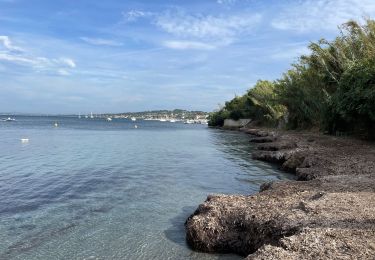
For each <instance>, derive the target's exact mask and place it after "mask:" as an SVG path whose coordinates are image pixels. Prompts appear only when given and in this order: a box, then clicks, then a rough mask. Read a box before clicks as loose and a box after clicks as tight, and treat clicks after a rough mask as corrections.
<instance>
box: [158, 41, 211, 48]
mask: <svg viewBox="0 0 375 260" xmlns="http://www.w3.org/2000/svg"><path fill="white" fill-rule="evenodd" d="M164 46H165V47H167V48H170V49H176V50H188V49H193V50H212V49H215V48H216V46H214V45H211V44H207V43H204V42H195V41H166V42H164Z"/></svg>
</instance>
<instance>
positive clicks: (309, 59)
mask: <svg viewBox="0 0 375 260" xmlns="http://www.w3.org/2000/svg"><path fill="white" fill-rule="evenodd" d="M309 48H310V51H311V53H310V54H309V55H305V56H302V57H300V59H299V62H298V63H296V64H294V65H293V66H292V69H290V70H289V71H287V72H286V73H285V74H284V75H283V77H282V78H281V79H279V80H276V81H274V82H270V81H258V82H257V84H256V85H255V86H254V88H252V89H250V90H249V91H248V92H247V93H246V94H245V95H243V96H240V97H235V98H234V99H233V100H231V101H229V102H227V103H226V104H225V106H224V107H222V108H221V109H220V110H218V111H217V112H215V113H213V114H212V115H211V116H210V125H211V126H219V127H221V126H223V125H224V121H225V119H233V120H238V119H241V118H249V119H252V121H251V122H250V123H249V124H247V125H246V126H245V127H243V128H241V129H240V130H241V131H243V132H245V133H247V134H249V136H250V138H249V141H250V142H252V143H254V145H256V149H255V150H254V152H253V153H252V155H251V156H252V158H253V159H257V160H264V161H268V162H271V163H277V164H279V165H280V167H281V169H283V170H285V171H289V172H292V173H295V175H296V180H292V181H280V182H273V183H265V184H263V185H262V186H261V187H260V192H259V193H258V194H254V195H250V196H239V195H210V196H208V197H207V200H206V201H205V202H204V203H203V204H201V205H200V206H199V207H198V209H197V210H196V211H195V212H194V213H193V214H192V215H191V216H190V217H189V218H188V219H187V221H186V223H185V226H186V232H187V242H188V243H189V245H190V246H191V247H192V248H193V249H196V250H199V251H205V252H232V253H237V254H240V255H243V256H245V257H247V259H373V257H374V255H375V144H374V142H373V139H374V138H375V21H373V20H367V21H366V24H365V25H359V24H358V23H356V22H353V21H350V22H348V23H346V24H344V25H343V26H342V27H341V33H340V35H339V36H338V37H337V38H336V39H335V40H333V41H326V40H321V41H319V42H318V43H312V44H311V45H310V46H309ZM327 134H330V135H327ZM343 136H344V137H343ZM249 156H250V155H249Z"/></svg>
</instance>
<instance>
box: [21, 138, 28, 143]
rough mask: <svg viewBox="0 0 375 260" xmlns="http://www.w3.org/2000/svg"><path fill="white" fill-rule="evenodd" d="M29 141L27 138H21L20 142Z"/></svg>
mask: <svg viewBox="0 0 375 260" xmlns="http://www.w3.org/2000/svg"><path fill="white" fill-rule="evenodd" d="M28 142H29V138H21V143H28Z"/></svg>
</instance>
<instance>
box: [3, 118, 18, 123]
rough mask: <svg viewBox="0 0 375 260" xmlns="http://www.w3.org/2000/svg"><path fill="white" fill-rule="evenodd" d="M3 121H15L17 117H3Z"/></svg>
mask: <svg viewBox="0 0 375 260" xmlns="http://www.w3.org/2000/svg"><path fill="white" fill-rule="evenodd" d="M2 121H5V122H13V121H16V119H14V118H11V117H8V118H3V119H2Z"/></svg>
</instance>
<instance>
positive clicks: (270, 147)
mask: <svg viewBox="0 0 375 260" xmlns="http://www.w3.org/2000/svg"><path fill="white" fill-rule="evenodd" d="M294 148H297V144H296V143H295V142H272V143H262V144H259V145H258V146H257V149H258V150H263V151H280V150H287V149H294Z"/></svg>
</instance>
